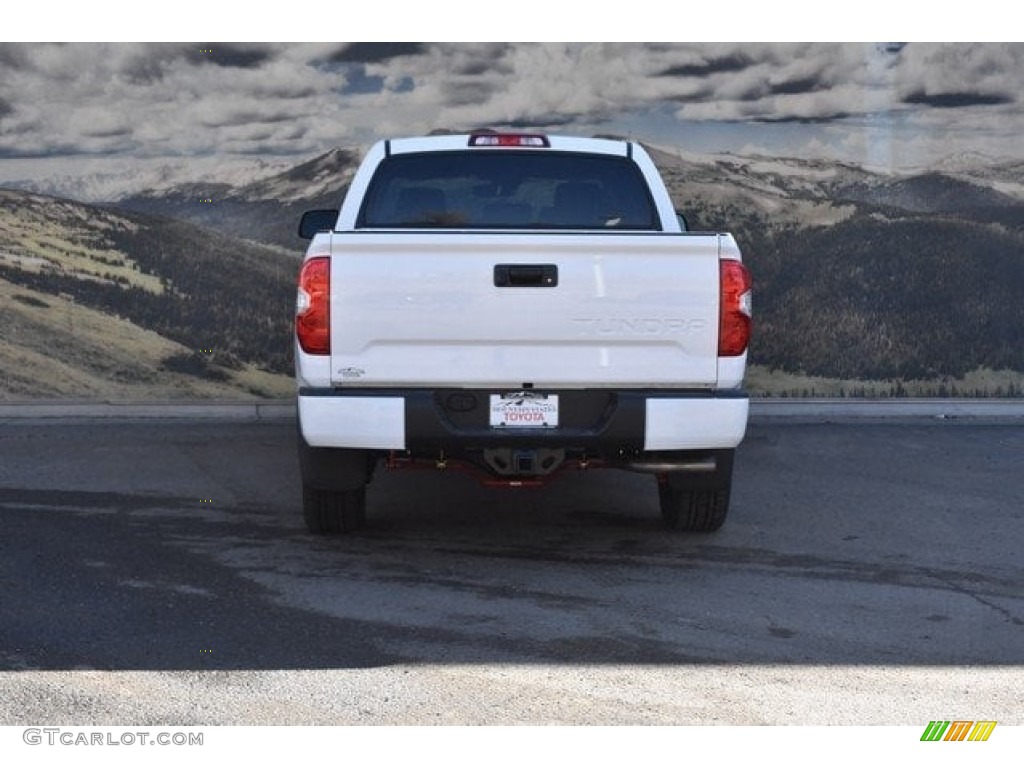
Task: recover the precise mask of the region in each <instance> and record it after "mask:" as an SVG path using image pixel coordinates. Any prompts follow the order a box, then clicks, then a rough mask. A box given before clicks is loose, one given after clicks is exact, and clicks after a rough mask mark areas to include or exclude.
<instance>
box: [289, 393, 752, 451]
mask: <svg viewBox="0 0 1024 768" xmlns="http://www.w3.org/2000/svg"><path fill="white" fill-rule="evenodd" d="M552 393H553V394H558V395H559V398H560V401H561V403H562V405H561V408H562V412H563V414H562V418H561V420H560V426H558V427H555V428H540V429H538V428H521V429H513V428H503V429H496V428H492V427H490V426H489V425H488V419H487V403H488V395H489V393H488V392H486V391H482V390H453V389H443V390H435V389H398V390H392V389H375V390H373V389H366V390H357V389H314V388H303V389H300V391H299V399H298V412H299V423H300V427H301V429H302V434H303V436H304V437H305V440H306V442H307V443H308V444H309V445H311V446H314V447H324V448H363V449H370V450H381V451H387V450H395V451H408V452H410V453H413V454H414V455H435V454H437V453H438V452H439V451H444V452H445V453H446V454H447V455H451V456H457V455H459V454H461V453H464V452H467V451H476V450H482V449H486V448H498V447H511V448H542V447H549V448H565V449H567V450H569V451H578V452H581V453H585V454H587V455H590V456H594V457H597V456H604V457H607V458H609V459H613V458H618V457H622V456H624V455H627V454H637V453H640V452H645V451H675V450H706V449H728V448H735V447H736V446H737V445H739V443H740V441H742V439H743V436H744V433H745V432H746V427H747V414H748V411H749V404H750V401H749V399H748V397H747V395H746V393H745V392H743V391H742V390H726V391H717V392H715V391H689V390H628V391H606V390H554V391H553V392H552Z"/></svg>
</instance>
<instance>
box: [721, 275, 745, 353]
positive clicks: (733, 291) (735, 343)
mask: <svg viewBox="0 0 1024 768" xmlns="http://www.w3.org/2000/svg"><path fill="white" fill-rule="evenodd" d="M719 280H720V282H719V285H720V286H721V287H720V291H721V305H720V307H721V308H720V312H721V314H720V315H719V319H718V356H719V357H737V356H738V355H742V354H743V353H744V352H746V351H747V344H748V343H750V310H751V292H750V287H751V282H750V273H749V272H748V271H747V268H746V267H744V266H743V264H742V263H741V262H739V261H733V260H731V259H723V260H722V261H720V262H719Z"/></svg>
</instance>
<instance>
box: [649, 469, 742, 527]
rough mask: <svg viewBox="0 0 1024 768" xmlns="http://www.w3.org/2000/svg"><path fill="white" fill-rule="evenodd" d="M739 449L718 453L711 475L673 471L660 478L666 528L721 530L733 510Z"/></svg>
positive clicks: (660, 494) (659, 484) (659, 489)
mask: <svg viewBox="0 0 1024 768" xmlns="http://www.w3.org/2000/svg"><path fill="white" fill-rule="evenodd" d="M734 454H735V451H720V452H719V453H718V454H717V455H716V457H715V458H716V460H717V464H718V466H717V469H716V470H715V471H714V472H713V473H711V474H708V475H699V474H688V473H683V472H678V473H670V474H667V475H664V476H662V477H659V478H658V501H659V502H660V505H661V519H662V521H663V522H664V523H665V527H666V528H668V529H669V530H676V531H699V532H704V533H710V532H712V531H717V530H718V529H719V528H721V527H722V524H723V523H725V518H726V516H727V515H728V513H729V497H730V496H731V495H732V464H733V456H734Z"/></svg>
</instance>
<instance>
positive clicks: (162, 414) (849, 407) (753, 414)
mask: <svg viewBox="0 0 1024 768" xmlns="http://www.w3.org/2000/svg"><path fill="white" fill-rule="evenodd" d="M294 418H295V402H294V401H293V400H253V401H244V402H232V401H194V400H192V401H173V400H168V401H163V402H110V401H103V402H97V401H26V402H12V403H0V420H3V419H112V420H133V419H192V420H194V421H206V420H221V421H281V420H291V419H294ZM750 419H751V421H752V422H755V423H756V422H772V421H787V422H794V421H812V422H835V421H887V420H907V419H940V420H942V419H964V420H972V421H973V420H993V421H1007V420H1024V399H1004V400H1000V399H989V400H984V399H982V400H949V399H943V400H939V399H935V400H916V399H915V400H911V399H901V398H891V399H883V400H858V399H845V400H825V399H796V398H763V399H753V400H751V402H750Z"/></svg>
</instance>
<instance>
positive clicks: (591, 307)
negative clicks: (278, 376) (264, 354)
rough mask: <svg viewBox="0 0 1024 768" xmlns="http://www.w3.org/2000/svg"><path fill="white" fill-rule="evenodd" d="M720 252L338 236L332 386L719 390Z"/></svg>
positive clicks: (509, 237)
mask: <svg viewBox="0 0 1024 768" xmlns="http://www.w3.org/2000/svg"><path fill="white" fill-rule="evenodd" d="M718 252H719V241H718V236H717V235H713V234H710V235H707V234H662V233H658V234H617V233H603V232H602V233H580V234H576V233H571V234H570V233H566V234H560V233H559V234H552V233H539V232H530V233H526V232H524V233H458V232H438V231H429V232H423V231H419V232H417V231H411V232H359V233H352V234H340V233H336V234H334V235H333V236H332V240H331V257H332V258H331V379H332V383H333V384H335V385H339V386H345V385H349V386H359V387H368V386H370V387H374V386H382V387H387V386H411V385H414V386H428V387H429V386H459V387H475V386H482V387H520V386H523V385H532V386H534V387H537V388H545V387H548V388H552V387H570V388H571V387H575V386H587V387H601V386H609V387H610V386H614V387H618V388H623V387H638V388H639V387H671V388H685V387H697V388H701V387H704V388H707V387H713V386H714V385H715V382H716V376H717V337H718V302H719V297H718V281H719V277H718ZM541 266H546V267H547V269H544V270H542V269H537V267H541Z"/></svg>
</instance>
